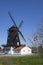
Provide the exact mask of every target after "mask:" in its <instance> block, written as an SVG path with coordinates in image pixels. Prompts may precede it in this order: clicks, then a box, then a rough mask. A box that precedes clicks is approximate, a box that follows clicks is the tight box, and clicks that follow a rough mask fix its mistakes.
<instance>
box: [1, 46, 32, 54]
mask: <svg viewBox="0 0 43 65" xmlns="http://www.w3.org/2000/svg"><path fill="white" fill-rule="evenodd" d="M2 51H3V52H2ZM1 52H2V54H8V55H30V54H32V50H31V49H30V48H29V47H27V46H24V45H21V46H19V47H16V48H14V47H6V48H4V49H0V53H1Z"/></svg>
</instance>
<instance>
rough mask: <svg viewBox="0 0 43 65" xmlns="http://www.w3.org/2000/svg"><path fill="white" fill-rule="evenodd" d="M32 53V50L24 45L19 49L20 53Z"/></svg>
mask: <svg viewBox="0 0 43 65" xmlns="http://www.w3.org/2000/svg"><path fill="white" fill-rule="evenodd" d="M31 53H32V50H31V49H30V48H29V47H24V48H22V49H21V55H29V54H31Z"/></svg>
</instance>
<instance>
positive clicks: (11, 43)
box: [0, 12, 32, 55]
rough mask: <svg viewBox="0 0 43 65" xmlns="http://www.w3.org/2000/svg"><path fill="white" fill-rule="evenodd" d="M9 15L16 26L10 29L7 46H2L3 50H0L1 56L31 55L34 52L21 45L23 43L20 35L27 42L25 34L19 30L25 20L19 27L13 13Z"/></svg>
mask: <svg viewBox="0 0 43 65" xmlns="http://www.w3.org/2000/svg"><path fill="white" fill-rule="evenodd" d="M8 14H9V16H10V18H11V20H12V22H13V24H14V25H13V26H11V27H10V28H9V29H8V37H7V44H6V45H2V46H3V48H0V54H1V55H3V54H12V55H16V54H20V55H29V54H31V53H32V50H31V49H30V48H29V47H27V46H26V45H21V43H20V38H19V34H20V35H21V36H22V38H23V40H24V41H25V42H26V39H25V38H24V36H23V34H22V33H21V31H20V30H19V29H20V27H21V26H22V23H23V20H22V21H21V23H20V25H19V27H17V25H16V23H15V21H14V19H13V17H12V15H11V13H10V12H8Z"/></svg>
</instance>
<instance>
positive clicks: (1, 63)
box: [0, 56, 43, 65]
mask: <svg viewBox="0 0 43 65" xmlns="http://www.w3.org/2000/svg"><path fill="white" fill-rule="evenodd" d="M0 65H43V57H39V56H24V57H14V56H13V57H0Z"/></svg>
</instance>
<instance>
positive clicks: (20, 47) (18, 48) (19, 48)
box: [14, 46, 25, 51]
mask: <svg viewBox="0 0 43 65" xmlns="http://www.w3.org/2000/svg"><path fill="white" fill-rule="evenodd" d="M24 47H25V46H19V47H17V48H15V49H14V50H17V51H18V50H21V49H22V48H24Z"/></svg>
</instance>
